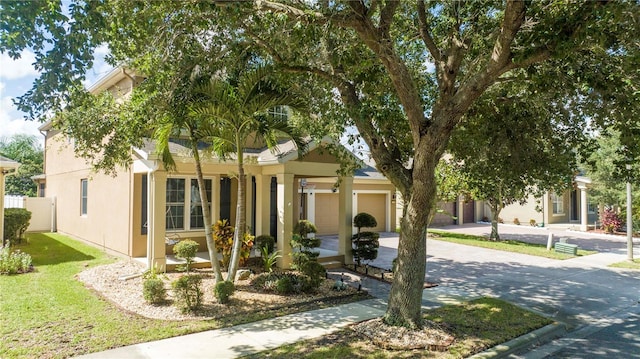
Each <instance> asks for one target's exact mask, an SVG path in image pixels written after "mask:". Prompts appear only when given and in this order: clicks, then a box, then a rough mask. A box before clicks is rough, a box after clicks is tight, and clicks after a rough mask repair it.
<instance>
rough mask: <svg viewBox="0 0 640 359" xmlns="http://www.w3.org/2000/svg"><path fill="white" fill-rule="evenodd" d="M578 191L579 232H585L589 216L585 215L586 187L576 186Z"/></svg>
mask: <svg viewBox="0 0 640 359" xmlns="http://www.w3.org/2000/svg"><path fill="white" fill-rule="evenodd" d="M578 189H579V190H580V230H581V231H583V232H586V231H587V224H588V222H589V215H588V213H587V207H588V206H587V186H584V185H581V186H578Z"/></svg>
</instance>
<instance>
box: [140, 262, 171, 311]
mask: <svg viewBox="0 0 640 359" xmlns="http://www.w3.org/2000/svg"><path fill="white" fill-rule="evenodd" d="M142 279H143V280H142V296H143V297H144V300H146V301H147V302H148V303H151V304H159V303H163V302H165V301H166V300H167V289H166V288H165V287H164V281H163V280H162V279H161V278H160V276H159V275H158V270H157V268H155V267H154V268H151V269H149V270H147V271H145V272H144V274H143V275H142Z"/></svg>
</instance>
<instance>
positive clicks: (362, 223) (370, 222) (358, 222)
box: [353, 212, 378, 228]
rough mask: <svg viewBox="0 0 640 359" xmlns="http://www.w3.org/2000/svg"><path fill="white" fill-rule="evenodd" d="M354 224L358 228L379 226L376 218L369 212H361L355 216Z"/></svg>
mask: <svg viewBox="0 0 640 359" xmlns="http://www.w3.org/2000/svg"><path fill="white" fill-rule="evenodd" d="M353 225H354V226H355V227H358V228H363V227H366V228H373V227H376V226H378V222H377V221H376V218H375V217H374V216H372V215H370V214H369V213H366V212H361V213H358V214H357V215H356V216H355V217H353Z"/></svg>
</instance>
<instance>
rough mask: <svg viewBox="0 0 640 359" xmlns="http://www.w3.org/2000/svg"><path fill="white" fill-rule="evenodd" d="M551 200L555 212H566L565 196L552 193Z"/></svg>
mask: <svg viewBox="0 0 640 359" xmlns="http://www.w3.org/2000/svg"><path fill="white" fill-rule="evenodd" d="M551 202H552V205H553V214H564V198H563V197H562V196H558V195H557V194H555V193H552V194H551Z"/></svg>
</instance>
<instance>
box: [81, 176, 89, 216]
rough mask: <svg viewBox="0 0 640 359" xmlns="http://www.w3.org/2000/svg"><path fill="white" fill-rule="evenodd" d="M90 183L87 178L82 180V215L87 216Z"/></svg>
mask: <svg viewBox="0 0 640 359" xmlns="http://www.w3.org/2000/svg"><path fill="white" fill-rule="evenodd" d="M88 190H89V181H88V180H87V179H86V178H83V179H81V180H80V214H81V215H83V216H86V215H87V207H88V202H89V196H88Z"/></svg>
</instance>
